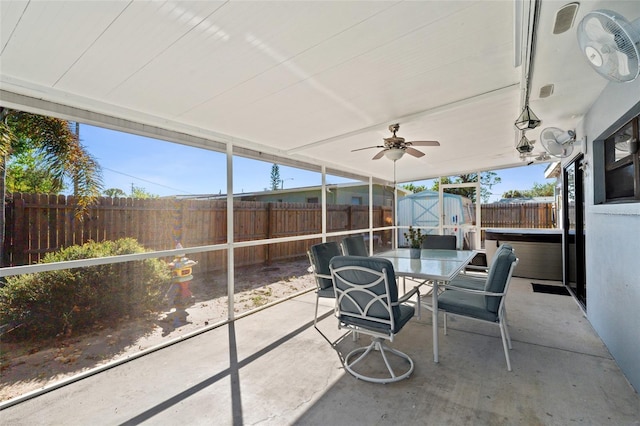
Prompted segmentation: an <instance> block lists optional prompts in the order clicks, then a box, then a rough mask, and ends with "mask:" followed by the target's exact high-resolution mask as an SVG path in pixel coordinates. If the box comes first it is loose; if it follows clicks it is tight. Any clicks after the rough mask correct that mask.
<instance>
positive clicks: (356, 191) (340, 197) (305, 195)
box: [245, 184, 393, 207]
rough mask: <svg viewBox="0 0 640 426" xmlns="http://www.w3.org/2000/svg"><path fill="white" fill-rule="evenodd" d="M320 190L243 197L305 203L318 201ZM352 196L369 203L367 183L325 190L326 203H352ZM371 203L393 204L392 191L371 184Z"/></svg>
mask: <svg viewBox="0 0 640 426" xmlns="http://www.w3.org/2000/svg"><path fill="white" fill-rule="evenodd" d="M320 195H321V190H320V189H317V188H312V189H308V190H305V189H300V190H289V191H283V192H279V191H273V192H271V191H265V192H264V193H261V194H252V195H251V196H250V197H246V198H245V199H247V200H249V199H250V200H251V201H263V202H278V201H282V202H284V203H306V202H307V200H308V199H310V198H317V199H318V203H320V201H321V198H320ZM353 197H357V198H359V199H360V201H361V203H362V204H361V205H363V206H367V205H369V185H368V184H364V185H359V186H344V187H334V186H331V187H329V191H327V204H343V205H351V204H353V203H352V201H353ZM373 205H374V206H387V207H390V206H392V205H393V192H392V191H391V190H389V189H385V188H383V187H382V186H380V185H374V186H373Z"/></svg>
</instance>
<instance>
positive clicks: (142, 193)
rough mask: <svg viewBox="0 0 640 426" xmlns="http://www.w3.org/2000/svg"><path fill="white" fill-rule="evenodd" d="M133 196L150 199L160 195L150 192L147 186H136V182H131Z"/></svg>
mask: <svg viewBox="0 0 640 426" xmlns="http://www.w3.org/2000/svg"><path fill="white" fill-rule="evenodd" d="M130 197H131V198H144V199H149V198H158V197H159V195H156V194H152V193H150V192H148V191H147V190H146V189H145V188H143V187H141V186H135V185H134V184H131V195H130Z"/></svg>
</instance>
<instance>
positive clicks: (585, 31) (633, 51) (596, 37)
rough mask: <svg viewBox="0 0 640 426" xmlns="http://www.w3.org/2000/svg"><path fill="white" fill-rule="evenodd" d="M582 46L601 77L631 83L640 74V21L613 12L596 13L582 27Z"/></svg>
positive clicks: (590, 14)
mask: <svg viewBox="0 0 640 426" xmlns="http://www.w3.org/2000/svg"><path fill="white" fill-rule="evenodd" d="M577 35H578V44H579V45H580V49H581V50H582V52H583V53H584V54H585V55H586V56H587V59H588V60H589V64H590V65H591V66H592V67H593V69H595V70H596V71H597V72H598V74H600V75H601V76H603V77H605V78H607V79H609V80H611V81H615V82H628V81H633V80H635V79H636V78H637V77H638V75H640V63H639V57H640V46H639V44H640V19H637V20H635V21H634V22H629V21H627V20H626V19H625V18H624V17H623V16H622V15H620V14H619V13H616V12H613V11H611V10H604V9H601V10H594V11H592V12H589V13H587V14H586V15H585V17H584V18H583V19H582V21H581V22H580V25H578V30H577Z"/></svg>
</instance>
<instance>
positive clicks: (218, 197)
mask: <svg viewBox="0 0 640 426" xmlns="http://www.w3.org/2000/svg"><path fill="white" fill-rule="evenodd" d="M368 185H369V184H367V183H340V184H327V185H326V188H327V190H328V191H331V190H333V189H347V188H360V187H363V186H368ZM373 186H374V187H376V186H382V185H380V184H375V183H374V184H373ZM321 189H322V186H321V185H313V186H302V187H297V188H287V189H274V190H265V191H256V192H242V193H236V194H233V196H234V197H251V196H260V195H278V194H281V195H287V194H295V193H298V192H309V191H320V190H321ZM404 194H411V191H409V190H406V189H404V188H401V187H398V195H399V196H400V197H402V196H404ZM436 194H437V192H436ZM162 198H178V199H181V200H184V199H189V200H197V199H204V200H222V199H226V198H227V194H222V193H220V194H190V195H173V196H168V197H162Z"/></svg>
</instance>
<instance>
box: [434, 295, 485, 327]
mask: <svg viewBox="0 0 640 426" xmlns="http://www.w3.org/2000/svg"><path fill="white" fill-rule="evenodd" d="M438 309H442V310H443V311H446V312H450V313H452V314H460V315H464V316H468V317H474V318H479V319H483V320H486V321H493V322H495V321H497V320H498V315H497V314H496V313H494V312H491V311H488V310H487V308H486V304H485V296H483V295H481V294H472V293H465V292H463V291H455V290H445V291H444V292H443V293H442V294H441V295H440V296H438Z"/></svg>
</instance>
